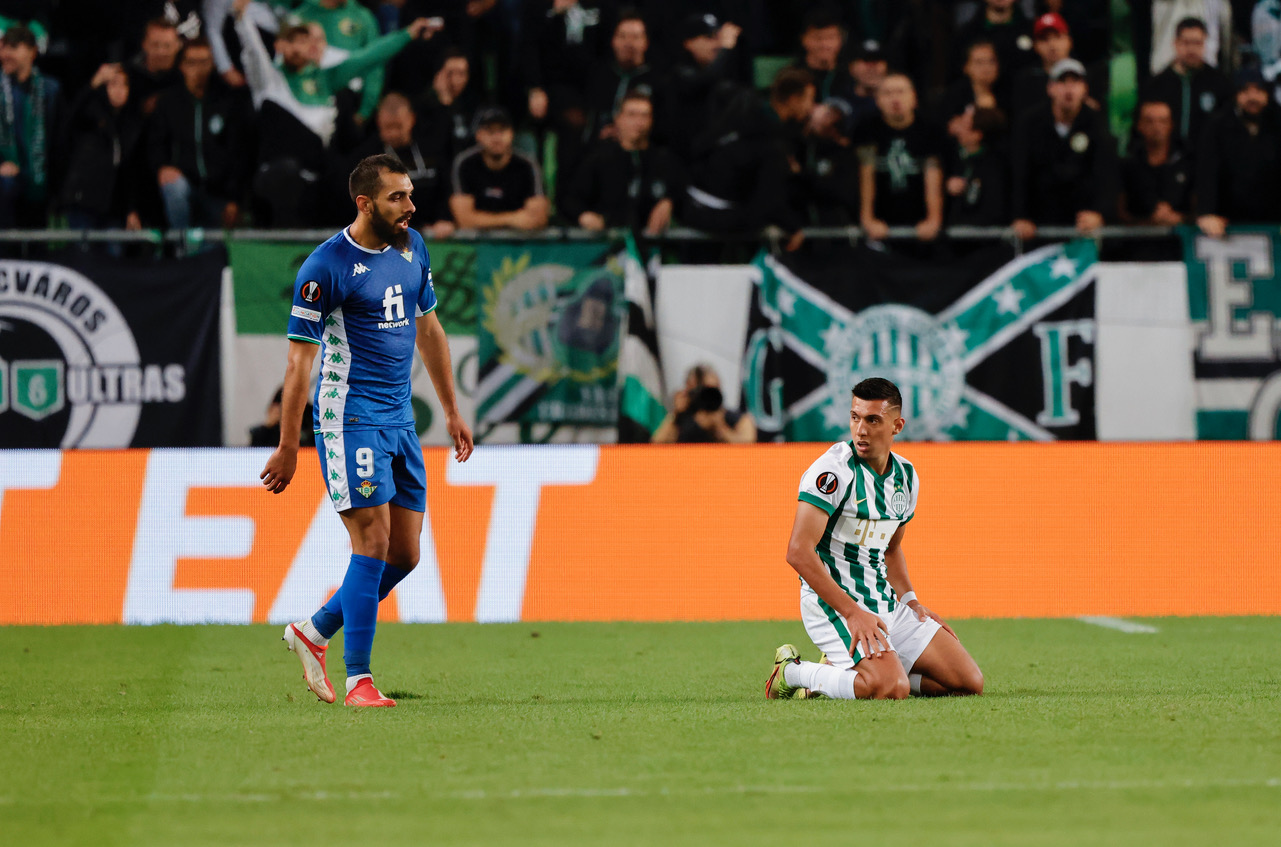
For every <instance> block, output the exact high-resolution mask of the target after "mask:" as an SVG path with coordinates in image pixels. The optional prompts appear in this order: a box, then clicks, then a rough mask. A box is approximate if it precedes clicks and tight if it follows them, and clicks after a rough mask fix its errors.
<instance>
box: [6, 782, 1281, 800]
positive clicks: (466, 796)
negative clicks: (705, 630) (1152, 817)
mask: <svg viewBox="0 0 1281 847" xmlns="http://www.w3.org/2000/svg"><path fill="white" fill-rule="evenodd" d="M1211 788H1281V777H1266V778H1260V779H1133V780H1125V779H1121V780H1064V781H1060V782H1042V783H1033V782H934V783H905V784H902V785H872V786H869V787H867V788H866V789H859V788H854V789H853V791H854V793H868V792H875V793H876V794H884V793H886V792H890V793H900V794H922V793H926V792H931V791H940V792H947V793H955V792H958V791H959V792H975V793H980V792H981V793H998V792H1012V793H1019V792H1022V793H1029V792H1031V793H1063V792H1070V791H1162V790H1170V789H1195V790H1204V789H1211ZM831 792H832V788H831V786H823V785H722V786H708V787H706V788H701V789H700V788H692V789H680V788H678V789H672V788H667V787H660V788H652V789H651V788H627V787H619V788H517V789H512V790H508V791H485V790H483V789H478V790H474V791H446V792H434V791H432V790H431V789H430V788H429V787H426V786H424V787H423V789H422V791H421V792H399V791H301V792H278V793H238V794H195V793H191V794H147V795H144V796H142V797H106V798H96V799H84V798H78V799H77V801H76V802H78V804H79V805H84V806H100V805H104V804H107V803H234V804H261V803H273V802H276V803H284V802H294V801H297V800H310V801H315V802H321V801H334V800H356V801H362V802H368V801H371V800H421V799H422V798H423V796H424V795H428V796H429V797H430V798H431V799H433V800H557V799H610V798H636V797H640V798H644V797H681V796H685V797H706V796H716V795H746V794H830V793H831ZM51 804H52V803H51V802H50V801H43V800H41V801H37V802H35V803H26V802H23V801H22V800H21V799H20V798H17V797H0V806H29V805H35V806H46V805H51ZM57 805H61V801H59V802H58V803H57Z"/></svg>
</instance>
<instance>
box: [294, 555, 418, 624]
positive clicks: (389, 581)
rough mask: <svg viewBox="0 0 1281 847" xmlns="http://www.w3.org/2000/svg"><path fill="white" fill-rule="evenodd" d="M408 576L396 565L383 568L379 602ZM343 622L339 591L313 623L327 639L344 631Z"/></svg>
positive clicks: (322, 608)
mask: <svg viewBox="0 0 1281 847" xmlns="http://www.w3.org/2000/svg"><path fill="white" fill-rule="evenodd" d="M407 576H409V571H407V570H402V569H401V568H398V567H396V566H395V565H390V564H389V565H387V566H386V567H385V568H383V577H382V580H381V581H380V582H379V583H378V602H379V603H381V602H382V601H383V600H386V599H387V595H388V594H390V593H391V590H392V589H393V588H395V587H396V585H397V584H398V583H399V582H400V581H401V580H402V579H404V578H405V577H407ZM342 621H343V617H342V590H341V589H339V590H338V591H335V592H334V596H333V597H330V598H329V602H328V603H326V604H325V605H323V606H321V607H320V611H318V612H316V614H314V615H312V616H311V623H312V626H314V627H316V631H317V632H319V633H320V634H321V635H323V636H325V638H333V637H334V633H336V632H338V630H340V629H342Z"/></svg>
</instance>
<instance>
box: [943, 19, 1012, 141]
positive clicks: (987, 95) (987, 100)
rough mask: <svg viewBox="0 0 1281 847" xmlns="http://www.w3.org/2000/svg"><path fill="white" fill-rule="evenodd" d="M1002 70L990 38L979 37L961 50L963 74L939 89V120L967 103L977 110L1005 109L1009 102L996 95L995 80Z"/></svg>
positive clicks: (945, 121) (961, 110)
mask: <svg viewBox="0 0 1281 847" xmlns="http://www.w3.org/2000/svg"><path fill="white" fill-rule="evenodd" d="M1002 71H1003V69H1002V68H1001V63H1000V60H999V59H998V58H997V54H996V46H995V45H994V44H993V43H992V42H991V41H987V40H985V39H979V40H978V41H974V42H971V44H970V46H969V47H968V48H967V50H966V53H965V67H964V68H963V72H964V76H963V77H961V78H960V79H958V80H956V81H955V82H953V83H952V84H951V85H949V86H948V87H947V90H946V91H944V92H943V98H942V100H941V101H940V103H939V109H938V118H939V122H940V123H942V124H948V123H949V122H950V121H951V120H952V119H953V118H955V117H957V116H958V115H961V114H964V113H965V112H966V111H967V110H968V109H969V108H970V107H971V106H975V107H977V108H980V109H997V108H999V109H1001V110H1002V111H1004V110H1005V109H1007V108H1008V107H1009V103H1008V102H1006V101H1003V100H1000V99H998V98H997V96H996V91H997V82H998V80H1000V78H1001V75H1002ZM1008 89H1009V86H1004V90H1005V91H1008Z"/></svg>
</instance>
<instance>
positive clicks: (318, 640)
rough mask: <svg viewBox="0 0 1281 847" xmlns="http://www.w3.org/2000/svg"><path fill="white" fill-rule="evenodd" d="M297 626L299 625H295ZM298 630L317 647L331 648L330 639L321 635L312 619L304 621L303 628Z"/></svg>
mask: <svg viewBox="0 0 1281 847" xmlns="http://www.w3.org/2000/svg"><path fill="white" fill-rule="evenodd" d="M295 626H297V625H296V624H295ZM298 629H299V630H301V631H302V634H303V635H304V636H306V637H307V640H308V641H310V642H311V643H312V644H315V645H316V646H317V647H328V646H329V639H328V638H325V636H323V635H321V634H320V630H318V629H316V625H315V624H314V623H312V622H311V618H307V620H305V621H303V622H302V626H300V627H298Z"/></svg>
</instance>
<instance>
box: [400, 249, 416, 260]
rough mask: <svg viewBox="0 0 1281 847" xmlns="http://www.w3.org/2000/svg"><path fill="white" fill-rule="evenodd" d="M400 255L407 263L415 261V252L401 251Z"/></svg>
mask: <svg viewBox="0 0 1281 847" xmlns="http://www.w3.org/2000/svg"><path fill="white" fill-rule="evenodd" d="M400 255H401V256H402V257H403V258H404V259H405V261H406V262H412V261H413V260H414V251H413V250H409V249H406V250H403V251H401V254H400Z"/></svg>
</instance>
